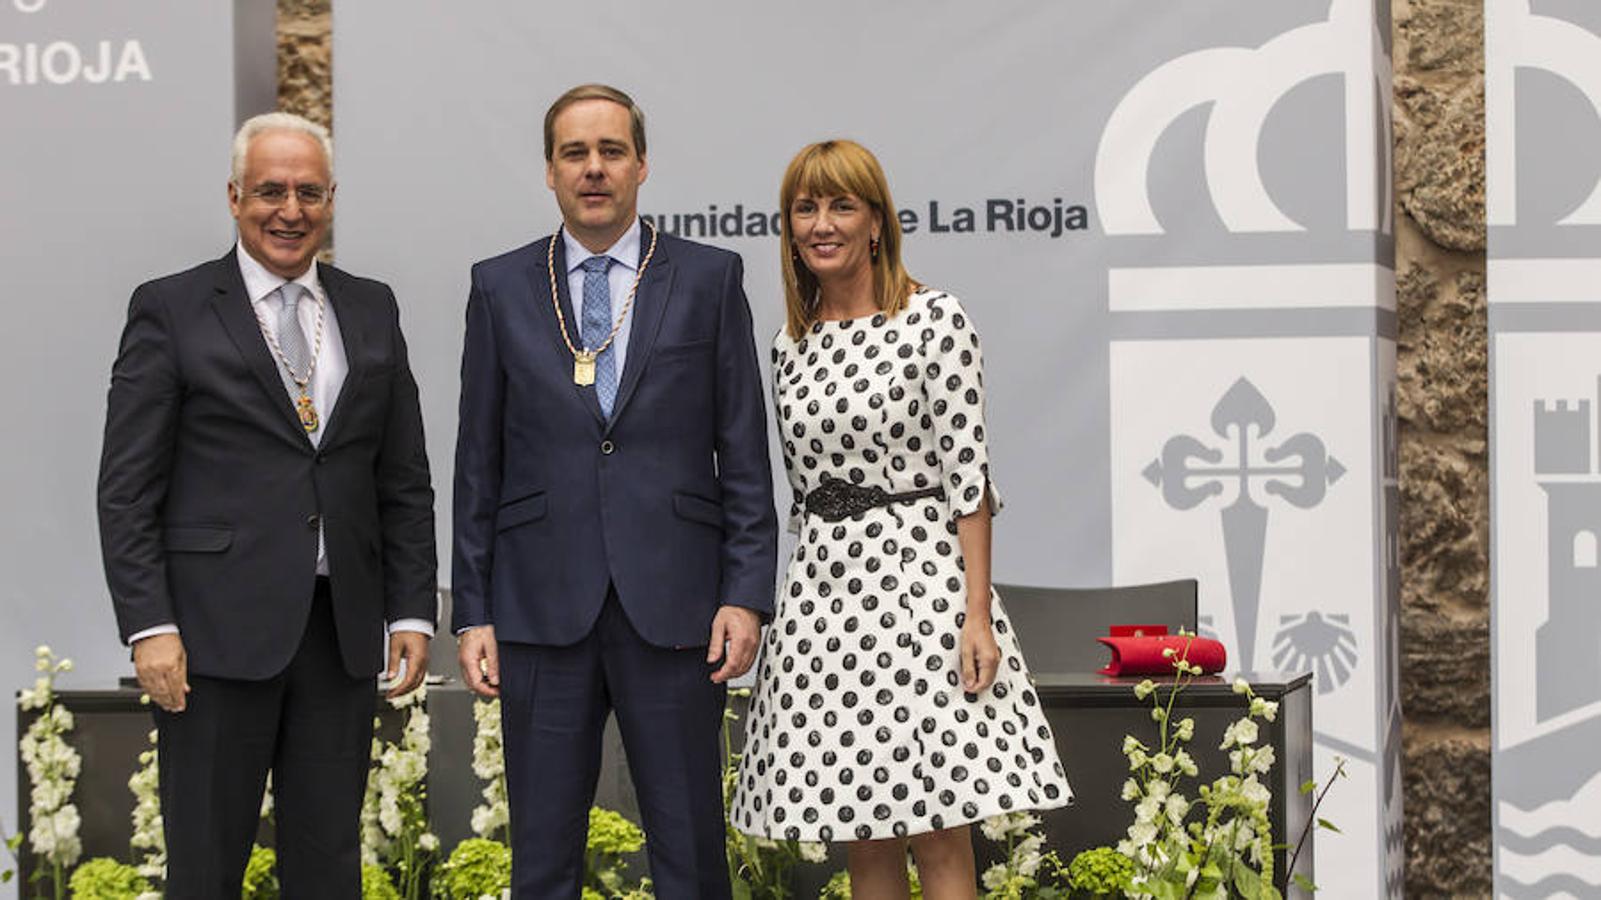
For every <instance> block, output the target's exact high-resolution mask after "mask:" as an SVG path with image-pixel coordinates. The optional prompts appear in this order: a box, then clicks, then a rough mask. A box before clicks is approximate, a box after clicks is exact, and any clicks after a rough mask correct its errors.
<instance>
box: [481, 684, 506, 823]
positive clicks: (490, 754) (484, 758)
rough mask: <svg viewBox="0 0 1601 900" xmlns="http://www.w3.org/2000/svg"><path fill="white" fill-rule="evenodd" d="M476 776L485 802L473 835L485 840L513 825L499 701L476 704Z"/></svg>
mask: <svg viewBox="0 0 1601 900" xmlns="http://www.w3.org/2000/svg"><path fill="white" fill-rule="evenodd" d="M473 721H474V723H475V724H476V726H477V729H476V731H475V732H474V734H473V774H475V775H477V776H478V777H479V778H480V779H481V780H482V781H483V782H484V788H483V798H484V802H483V803H481V804H479V805H478V806H476V807H474V808H473V812H472V829H473V834H476V835H478V836H479V837H482V838H487V837H491V836H493V835H494V834H495V833H496V832H499V831H502V830H504V829H505V828H506V826H507V824H508V823H510V821H511V810H510V806H509V804H508V803H507V797H506V752H505V745H504V743H503V742H502V739H501V731H500V700H499V699H498V698H497V699H494V700H478V701H475V702H474V703H473Z"/></svg>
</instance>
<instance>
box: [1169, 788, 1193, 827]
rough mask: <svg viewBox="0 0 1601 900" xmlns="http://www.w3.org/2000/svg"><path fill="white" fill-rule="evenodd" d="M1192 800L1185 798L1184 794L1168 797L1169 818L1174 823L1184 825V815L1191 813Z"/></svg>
mask: <svg viewBox="0 0 1601 900" xmlns="http://www.w3.org/2000/svg"><path fill="white" fill-rule="evenodd" d="M1189 812H1190V801H1188V800H1186V799H1184V795H1183V794H1174V795H1172V796H1170V797H1168V798H1167V820H1168V821H1169V822H1172V823H1173V824H1174V825H1183V824H1184V817H1185V816H1186V815H1189Z"/></svg>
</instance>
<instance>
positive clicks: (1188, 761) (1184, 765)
mask: <svg viewBox="0 0 1601 900" xmlns="http://www.w3.org/2000/svg"><path fill="white" fill-rule="evenodd" d="M1173 765H1174V766H1176V767H1177V768H1178V770H1179V771H1180V772H1183V773H1184V774H1185V775H1188V776H1189V777H1191V778H1194V777H1195V776H1196V775H1197V774H1199V773H1200V771H1201V770H1200V767H1198V766H1197V765H1196V764H1195V758H1194V757H1192V756H1190V752H1189V751H1188V750H1185V749H1183V748H1180V749H1178V750H1176V751H1174V753H1173Z"/></svg>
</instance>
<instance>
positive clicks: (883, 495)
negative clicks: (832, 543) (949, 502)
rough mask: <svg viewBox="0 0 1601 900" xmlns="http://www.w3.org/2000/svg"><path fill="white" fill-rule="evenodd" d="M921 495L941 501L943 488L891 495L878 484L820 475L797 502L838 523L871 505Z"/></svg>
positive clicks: (829, 520)
mask: <svg viewBox="0 0 1601 900" xmlns="http://www.w3.org/2000/svg"><path fill="white" fill-rule="evenodd" d="M924 497H936V498H938V499H940V500H944V499H945V489H944V488H942V487H938V486H936V487H927V488H921V489H919V490H915V491H902V492H900V493H898V494H892V493H890V492H889V491H886V490H884V489H883V488H881V487H864V486H863V485H859V484H851V483H850V482H849V481H841V480H840V479H838V478H824V479H823V481H822V482H821V483H820V484H818V485H817V487H816V488H813V489H812V490H811V491H810V492H808V493H807V494H806V499H805V500H803V501H802V502H801V505H802V506H804V507H805V508H806V511H807V512H809V513H811V514H812V515H814V516H817V517H818V518H821V519H822V520H823V521H825V522H838V521H840V520H841V519H848V518H850V517H851V516H859V515H861V514H862V513H864V512H867V511H868V510H870V509H873V508H875V507H879V506H889V505H890V504H891V503H905V502H908V501H911V500H921V499H923V498H924Z"/></svg>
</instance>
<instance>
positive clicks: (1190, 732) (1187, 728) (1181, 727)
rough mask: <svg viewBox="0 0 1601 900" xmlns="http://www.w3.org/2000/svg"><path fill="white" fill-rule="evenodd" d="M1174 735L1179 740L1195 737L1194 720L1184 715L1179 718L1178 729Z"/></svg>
mask: <svg viewBox="0 0 1601 900" xmlns="http://www.w3.org/2000/svg"><path fill="white" fill-rule="evenodd" d="M1174 735H1175V736H1176V737H1177V738H1178V739H1179V740H1181V741H1187V740H1189V739H1190V738H1193V737H1195V720H1194V719H1192V718H1190V717H1188V716H1186V717H1184V718H1182V719H1180V720H1179V724H1178V729H1177V731H1175V732H1174Z"/></svg>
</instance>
